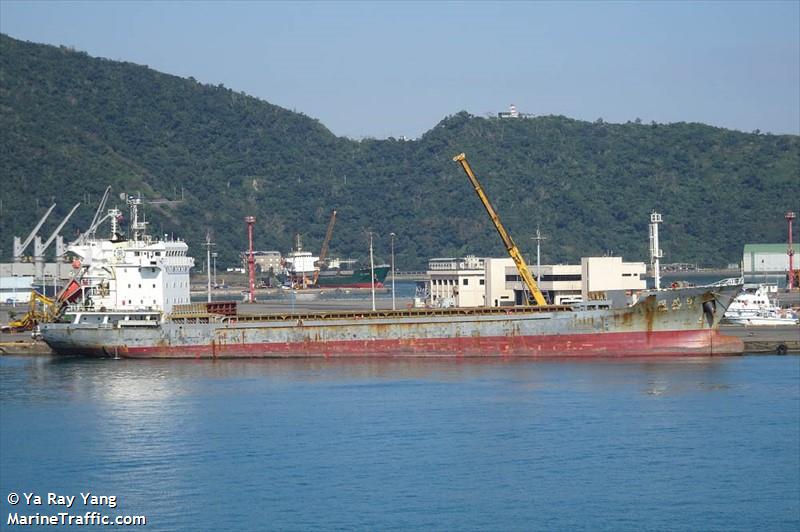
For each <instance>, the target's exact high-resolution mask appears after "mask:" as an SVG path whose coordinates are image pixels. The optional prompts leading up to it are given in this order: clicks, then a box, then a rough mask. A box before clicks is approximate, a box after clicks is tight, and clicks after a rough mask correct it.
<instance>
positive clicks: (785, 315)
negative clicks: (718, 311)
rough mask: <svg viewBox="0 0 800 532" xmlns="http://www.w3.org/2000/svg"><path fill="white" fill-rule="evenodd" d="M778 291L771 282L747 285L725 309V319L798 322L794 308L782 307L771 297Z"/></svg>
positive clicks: (753, 322)
mask: <svg viewBox="0 0 800 532" xmlns="http://www.w3.org/2000/svg"><path fill="white" fill-rule="evenodd" d="M777 291H778V288H777V286H775V285H769V284H760V285H758V286H755V287H745V289H744V290H743V291H742V293H741V294H739V295H738V296H737V297H736V299H734V300H733V302H732V303H731V305H730V306H729V307H728V309H727V310H726V311H725V314H724V315H723V318H722V319H723V321H724V322H726V323H732V324H736V325H795V324H797V323H798V322H799V321H800V320H798V317H797V314H796V313H795V312H794V311H793V310H792V309H783V308H780V307H779V306H778V305H776V304H775V302H774V301H773V300H772V299H771V298H770V294H776V293H777Z"/></svg>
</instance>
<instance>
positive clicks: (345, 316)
mask: <svg viewBox="0 0 800 532" xmlns="http://www.w3.org/2000/svg"><path fill="white" fill-rule="evenodd" d="M571 310H573V307H572V306H569V305H549V306H544V307H472V308H465V307H451V308H430V309H423V308H410V309H407V310H379V311H375V312H372V311H357V310H355V311H343V312H315V313H275V314H239V315H237V316H230V317H225V318H223V319H222V320H221V321H225V322H228V323H236V322H239V323H253V322H299V323H300V324H302V323H304V322H308V321H323V320H324V321H331V320H374V319H392V318H401V317H402V318H433V317H456V316H464V317H475V316H513V315H525V314H527V315H530V314H539V313H547V312H563V311H571ZM542 317H545V316H544V315H543V316H542ZM170 319H171V320H172V321H181V322H184V323H187V322H190V321H188V320H190V319H191V317H190V316H175V315H174V314H173V315H172V316H171V318H170Z"/></svg>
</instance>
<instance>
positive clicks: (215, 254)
mask: <svg viewBox="0 0 800 532" xmlns="http://www.w3.org/2000/svg"><path fill="white" fill-rule="evenodd" d="M217 255H219V253H217V252H216V251H215V252H214V253H212V254H211V258H212V259H214V288H216V287H217Z"/></svg>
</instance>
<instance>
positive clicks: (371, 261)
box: [369, 231, 375, 312]
mask: <svg viewBox="0 0 800 532" xmlns="http://www.w3.org/2000/svg"><path fill="white" fill-rule="evenodd" d="M369 271H370V276H369V283H370V286H371V287H372V312H375V260H374V259H373V257H372V231H370V232H369Z"/></svg>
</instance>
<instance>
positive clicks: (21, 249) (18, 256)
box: [14, 203, 56, 263]
mask: <svg viewBox="0 0 800 532" xmlns="http://www.w3.org/2000/svg"><path fill="white" fill-rule="evenodd" d="M55 208H56V204H55V203H53V204H52V205H50V208H49V209H47V212H46V213H44V216H42V218H41V219H40V220H39V223H37V224H36V227H34V228H33V231H31V234H29V235H28V238H26V239H25V242H21V240H20V238H19V237H18V236H15V237H14V262H17V263H19V262H22V254H23V253H25V249H26V248H27V247H28V245H29V244H30V243H31V241H33V238H34V237H35V236H36V233H37V232H39V229H41V227H42V224H44V221H45V220H47V217H48V216H50V213H51V212H53V209H55Z"/></svg>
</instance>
